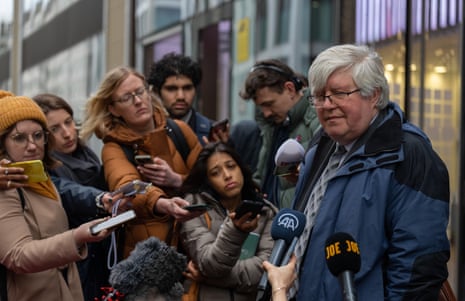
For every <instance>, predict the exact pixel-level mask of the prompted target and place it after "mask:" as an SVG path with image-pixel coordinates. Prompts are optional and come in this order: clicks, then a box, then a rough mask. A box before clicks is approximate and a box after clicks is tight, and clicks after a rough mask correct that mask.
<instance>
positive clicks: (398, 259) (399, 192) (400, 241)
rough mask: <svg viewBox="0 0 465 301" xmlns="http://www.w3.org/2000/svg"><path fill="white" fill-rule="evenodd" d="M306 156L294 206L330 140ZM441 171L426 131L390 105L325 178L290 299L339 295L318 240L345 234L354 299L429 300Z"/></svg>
mask: <svg viewBox="0 0 465 301" xmlns="http://www.w3.org/2000/svg"><path fill="white" fill-rule="evenodd" d="M315 141H316V143H313V144H312V146H311V148H310V149H309V151H308V153H307V154H306V157H305V160H304V163H303V166H302V168H301V175H300V177H299V181H298V184H297V190H296V197H295V199H294V204H293V206H294V208H299V209H300V210H303V208H305V202H306V199H307V198H306V197H304V195H305V191H306V188H307V187H308V186H309V185H310V186H311V185H313V184H312V183H314V181H315V179H316V178H317V177H318V176H319V175H318V172H316V170H318V167H319V166H320V165H325V164H326V163H323V162H324V161H325V160H324V158H325V157H326V154H327V153H328V149H330V148H331V145H334V142H333V141H332V140H331V139H330V138H329V137H328V136H326V135H325V134H324V133H322V134H321V135H320V136H319V137H318V138H316V140H315ZM448 217H449V176H448V172H447V169H446V166H445V164H444V163H443V162H442V160H441V159H440V158H439V156H438V155H437V154H436V153H435V152H434V150H433V149H432V146H431V143H430V141H429V139H428V138H427V136H426V135H425V134H424V133H423V132H422V131H421V130H420V129H418V128H417V127H415V126H414V125H412V124H411V123H408V122H407V121H405V120H404V117H403V113H402V111H401V110H400V108H399V107H398V106H397V105H396V104H394V103H390V104H389V106H388V107H387V108H386V109H385V110H383V111H381V112H380V114H379V116H378V117H377V119H376V120H375V121H374V122H373V123H372V125H371V126H370V128H369V130H368V131H367V132H366V133H365V134H364V135H363V136H362V137H360V139H359V140H358V141H357V142H356V143H355V145H354V146H353V148H352V149H351V150H350V152H349V154H348V156H347V158H346V159H345V161H344V163H343V165H342V166H341V167H340V169H339V170H338V172H337V175H336V176H335V178H333V179H332V180H330V181H329V183H328V187H327V190H326V193H325V195H324V197H323V200H322V202H321V205H320V208H319V211H318V213H317V216H316V220H315V226H314V228H313V231H312V234H311V238H310V241H309V245H308V246H307V251H306V254H305V255H304V258H303V259H302V260H303V261H302V264H301V270H300V271H299V282H300V290H299V292H298V294H297V300H302V301H303V300H305V301H307V300H332V301H337V300H343V298H342V294H341V289H340V285H339V283H338V280H337V278H336V277H334V276H333V275H332V274H331V273H330V271H329V270H328V268H327V266H326V262H325V241H326V239H327V238H328V237H330V236H331V235H332V234H333V233H335V232H346V233H348V234H350V235H351V236H353V237H354V238H355V240H356V241H357V242H358V244H359V249H360V254H361V269H360V271H359V272H358V273H356V274H355V285H356V287H357V292H358V300H359V301H372V300H391V301H393V300H437V299H438V293H439V289H440V287H441V284H442V283H443V281H444V280H445V279H447V276H448V272H447V265H446V263H447V261H448V259H449V241H448V238H447V234H446V229H447V224H448Z"/></svg>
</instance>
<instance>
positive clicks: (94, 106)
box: [80, 66, 166, 140]
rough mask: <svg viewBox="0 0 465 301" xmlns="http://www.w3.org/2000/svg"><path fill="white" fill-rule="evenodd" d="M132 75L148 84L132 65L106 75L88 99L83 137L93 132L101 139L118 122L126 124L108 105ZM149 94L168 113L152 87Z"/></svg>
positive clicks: (88, 136)
mask: <svg viewBox="0 0 465 301" xmlns="http://www.w3.org/2000/svg"><path fill="white" fill-rule="evenodd" d="M130 75H135V76H137V77H138V78H140V79H141V80H142V81H143V82H144V84H145V85H147V83H146V80H145V77H144V75H143V74H141V73H139V72H137V71H135V70H134V69H132V68H130V67H124V66H120V67H116V68H114V69H112V70H110V71H109V72H108V73H107V74H106V75H105V77H104V78H103V81H102V83H101V84H100V87H99V88H98V90H97V93H96V94H95V95H94V96H92V97H91V98H90V99H89V100H88V101H87V104H86V114H85V115H86V116H85V119H84V122H83V124H82V128H81V131H80V136H81V139H83V140H88V139H89V138H90V136H92V134H95V135H96V136H97V137H98V138H99V139H103V138H104V137H105V136H106V135H107V133H108V132H109V131H110V130H111V129H113V128H114V127H115V125H116V124H118V123H120V124H121V123H122V124H124V120H122V119H121V118H118V117H116V116H113V115H112V114H111V113H110V111H109V110H108V106H109V105H111V104H112V103H113V95H114V93H115V91H116V89H118V87H119V86H120V85H121V84H122V82H123V81H125V80H126V79H127V78H128V77H129V76H130ZM149 95H150V97H151V99H152V105H153V107H154V108H157V109H159V110H160V111H162V112H165V114H166V110H165V109H164V108H163V106H162V104H161V101H160V100H158V99H157V98H156V96H155V94H154V93H152V92H151V91H150V89H149Z"/></svg>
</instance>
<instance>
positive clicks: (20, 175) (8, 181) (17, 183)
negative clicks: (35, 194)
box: [0, 159, 28, 190]
mask: <svg viewBox="0 0 465 301" xmlns="http://www.w3.org/2000/svg"><path fill="white" fill-rule="evenodd" d="M8 163H11V161H9V160H7V159H2V160H0V189H2V190H7V189H16V188H19V187H27V186H28V184H27V178H28V176H26V175H25V174H24V168H22V167H6V166H5V165H7V164H8Z"/></svg>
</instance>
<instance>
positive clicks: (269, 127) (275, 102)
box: [239, 59, 319, 208]
mask: <svg viewBox="0 0 465 301" xmlns="http://www.w3.org/2000/svg"><path fill="white" fill-rule="evenodd" d="M239 95H240V96H241V97H242V98H243V99H244V100H249V99H252V100H253V101H254V103H255V105H256V106H257V107H259V108H260V110H261V114H260V115H259V116H260V117H259V118H257V122H258V125H259V127H260V130H261V135H262V146H261V149H260V151H259V156H258V158H259V159H258V163H257V170H256V172H255V174H254V178H255V180H256V181H257V182H259V183H260V187H261V189H262V191H263V192H264V193H266V195H267V198H268V199H269V200H270V201H271V202H273V203H274V204H275V205H276V206H277V207H279V208H287V207H290V205H291V201H292V199H293V197H294V191H295V184H296V182H295V179H294V180H291V177H283V176H278V175H275V174H274V170H275V156H276V152H277V150H278V148H279V147H280V146H281V144H283V142H284V141H286V140H287V139H289V138H293V139H295V140H296V141H297V142H299V143H300V144H301V145H302V146H303V147H304V149H306V148H307V146H308V143H309V141H310V140H311V139H312V137H313V135H314V133H315V132H316V130H317V129H318V128H319V121H318V119H317V116H316V113H315V110H314V108H313V107H312V106H311V105H310V103H309V102H308V100H307V93H306V89H305V83H304V81H303V80H302V79H301V76H300V75H299V74H297V73H296V72H294V71H293V70H292V69H291V68H290V67H289V66H287V65H286V64H284V63H282V62H281V61H279V60H276V59H270V60H264V61H261V62H257V63H256V64H255V65H254V66H253V67H252V69H251V70H250V72H249V74H248V76H247V78H246V80H245V83H244V87H243V89H242V91H241V92H240V93H239ZM294 176H295V175H294Z"/></svg>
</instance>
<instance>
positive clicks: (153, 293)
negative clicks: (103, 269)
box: [109, 237, 187, 301]
mask: <svg viewBox="0 0 465 301" xmlns="http://www.w3.org/2000/svg"><path fill="white" fill-rule="evenodd" d="M186 267H187V260H186V256H184V255H182V254H180V253H178V252H177V251H176V250H175V249H174V248H173V247H170V246H168V245H166V244H165V243H164V242H161V241H160V240H159V239H158V238H155V237H150V238H148V239H146V240H144V241H141V242H139V243H137V245H136V248H135V249H134V250H133V251H132V252H131V254H130V255H129V257H128V258H126V259H124V260H122V261H120V262H119V263H118V264H116V265H115V267H114V268H113V269H112V270H111V273H110V278H109V282H110V284H111V285H112V286H113V288H115V289H117V290H118V291H119V292H121V293H123V294H124V300H125V301H133V300H159V299H160V300H180V299H181V296H182V294H183V292H184V289H183V285H182V283H181V281H182V279H183V275H182V272H183V271H185V270H186Z"/></svg>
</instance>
